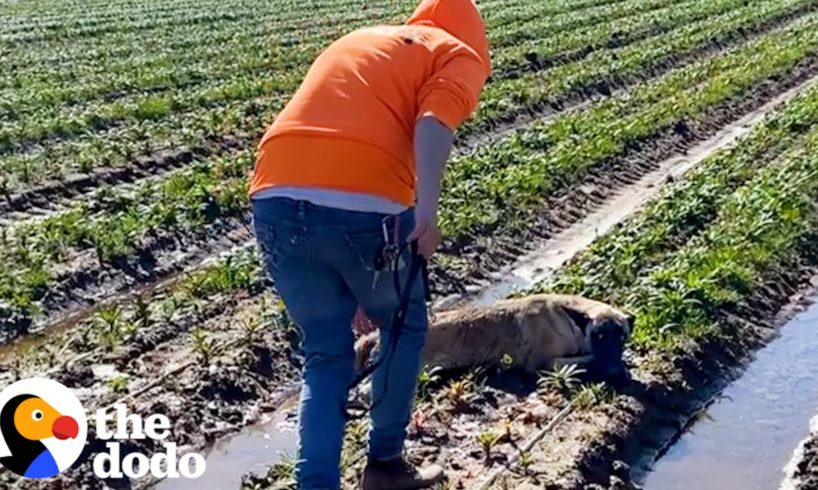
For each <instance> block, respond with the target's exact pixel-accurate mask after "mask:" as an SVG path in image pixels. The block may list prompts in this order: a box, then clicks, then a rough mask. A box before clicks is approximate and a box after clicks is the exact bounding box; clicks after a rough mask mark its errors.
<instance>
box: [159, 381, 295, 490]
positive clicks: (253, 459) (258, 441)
mask: <svg viewBox="0 0 818 490" xmlns="http://www.w3.org/2000/svg"><path fill="white" fill-rule="evenodd" d="M297 397H298V393H297V392H296V393H295V394H294V395H293V396H291V397H288V398H287V399H286V400H285V401H284V402H283V403H282V405H281V407H280V408H279V409H278V410H276V411H275V412H273V413H272V414H270V415H269V416H268V417H267V419H266V420H264V421H263V422H260V423H258V424H255V425H252V426H249V427H247V428H245V429H244V430H242V431H241V432H239V433H238V434H236V435H235V436H233V437H230V438H226V439H221V440H219V441H218V442H217V443H216V444H215V445H214V446H213V447H211V448H210V449H209V450H208V451H206V452H205V453H204V456H205V459H206V460H207V473H206V476H205V477H203V478H202V480H206V482H203V481H201V480H189V479H185V478H180V479H176V480H170V479H165V480H162V481H161V482H159V483H157V484H156V486H154V487H153V488H154V489H156V490H200V489H201V488H202V484H203V483H206V488H207V490H236V489H238V488H241V477H242V475H244V474H245V473H256V474H259V475H263V474H265V473H266V472H267V468H268V467H269V466H270V465H271V464H273V463H275V462H276V461H279V460H280V459H281V458H282V457H283V456H294V455H295V450H296V445H297V444H298V433H297V432H296V426H295V420H294V419H292V420H290V417H289V414H291V413H294V412H293V410H294V409H295V408H296V406H297V405H296V403H297V401H298V398H297Z"/></svg>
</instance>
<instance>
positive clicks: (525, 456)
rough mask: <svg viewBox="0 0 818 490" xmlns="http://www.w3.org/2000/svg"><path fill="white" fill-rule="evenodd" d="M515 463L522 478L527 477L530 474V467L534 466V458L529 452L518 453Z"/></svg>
mask: <svg viewBox="0 0 818 490" xmlns="http://www.w3.org/2000/svg"><path fill="white" fill-rule="evenodd" d="M517 463H518V464H519V465H520V468H521V469H522V470H523V476H528V475H529V474H530V472H531V465H532V464H534V457H533V456H532V455H531V452H530V451H520V457H519V458H518V459H517Z"/></svg>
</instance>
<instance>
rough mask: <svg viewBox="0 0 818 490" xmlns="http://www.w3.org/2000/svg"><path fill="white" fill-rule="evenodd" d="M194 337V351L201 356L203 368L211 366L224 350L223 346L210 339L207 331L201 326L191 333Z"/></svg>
mask: <svg viewBox="0 0 818 490" xmlns="http://www.w3.org/2000/svg"><path fill="white" fill-rule="evenodd" d="M191 336H192V337H193V350H194V351H195V352H196V353H197V354H198V355H199V358H200V361H201V364H202V365H203V366H207V365H209V364H210V363H211V362H212V361H213V359H215V358H216V357H217V356H218V355H219V354H221V352H222V350H223V346H222V345H220V344H219V343H218V342H216V341H215V340H214V339H212V338H209V337H208V336H207V333H206V332H205V329H204V328H202V327H201V326H199V327H196V328H194V329H193V330H192V331H191Z"/></svg>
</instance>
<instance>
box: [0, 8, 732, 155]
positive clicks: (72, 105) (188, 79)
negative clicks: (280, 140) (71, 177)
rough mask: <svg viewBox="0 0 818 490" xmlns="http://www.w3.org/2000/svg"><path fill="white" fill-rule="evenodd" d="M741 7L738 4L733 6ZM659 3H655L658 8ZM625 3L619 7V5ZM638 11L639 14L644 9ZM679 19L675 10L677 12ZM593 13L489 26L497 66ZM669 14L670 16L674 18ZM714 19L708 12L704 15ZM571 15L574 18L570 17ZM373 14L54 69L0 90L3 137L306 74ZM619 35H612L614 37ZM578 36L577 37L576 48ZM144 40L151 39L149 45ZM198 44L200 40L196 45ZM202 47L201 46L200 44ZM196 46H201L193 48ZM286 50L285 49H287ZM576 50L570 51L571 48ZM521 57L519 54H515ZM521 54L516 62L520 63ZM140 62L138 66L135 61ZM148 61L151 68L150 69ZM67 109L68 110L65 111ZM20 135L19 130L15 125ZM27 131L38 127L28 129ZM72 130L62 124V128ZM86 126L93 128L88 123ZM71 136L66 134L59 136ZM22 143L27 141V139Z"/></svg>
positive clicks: (593, 20) (33, 134) (626, 11)
mask: <svg viewBox="0 0 818 490" xmlns="http://www.w3.org/2000/svg"><path fill="white" fill-rule="evenodd" d="M667 3H670V2H669V1H668V0H656V1H654V2H644V0H629V1H627V2H624V3H623V4H621V5H622V6H623V7H624V8H623V9H621V11H620V10H617V11H616V12H613V14H616V15H626V16H631V15H636V13H637V12H638V11H640V10H653V9H654V8H659V7H661V6H664V5H665V4H667ZM734 3H737V2H734ZM654 4H655V5H654ZM617 5H620V4H617ZM637 7H638V8H637ZM671 13H672V12H671ZM593 14H594V12H590V11H589V12H587V15H584V16H579V15H578V14H577V13H574V12H572V13H571V15H570V16H567V15H557V16H554V17H550V18H546V19H541V18H538V19H535V20H534V21H530V22H525V23H515V24H513V25H511V26H509V28H508V29H498V28H496V26H494V25H492V24H490V27H489V33H490V37H492V46H493V48H494V51H495V56H497V57H498V60H499V63H498V64H497V68H498V69H499V70H501V71H502V70H503V69H504V67H503V61H504V60H506V59H508V58H509V56H506V55H505V52H506V51H508V50H509V49H508V45H504V44H503V43H501V42H499V39H500V38H502V37H503V36H504V35H506V36H514V35H517V34H521V33H524V34H525V35H527V36H534V37H538V38H539V37H545V36H547V35H549V34H550V33H552V32H558V31H562V32H565V31H571V30H573V29H579V28H580V27H584V26H586V25H596V24H598V23H599V22H602V21H604V22H608V21H611V20H613V17H612V14H609V13H607V12H606V11H603V12H602V13H600V14H597V15H593ZM667 14H668V12H664V15H667ZM704 15H707V12H704ZM565 17H567V18H565ZM372 21H373V19H372V13H371V12H362V13H355V15H354V16H350V17H348V18H342V19H338V21H337V22H334V23H333V24H331V25H329V26H321V27H320V28H301V29H299V38H298V43H297V45H292V43H284V42H283V40H281V39H277V36H270V35H265V31H264V30H259V29H249V30H247V31H248V32H240V35H238V36H233V35H230V36H227V35H226V34H227V33H225V37H226V39H225V42H223V43H219V42H218V41H217V40H214V39H213V34H212V33H211V32H210V31H208V35H207V42H208V46H209V47H208V48H206V49H201V48H199V47H198V46H200V45H201V44H199V45H198V46H196V47H192V49H189V50H186V51H183V52H175V53H173V54H174V55H173V56H161V57H159V58H158V59H157V58H156V57H146V58H143V59H139V58H137V59H136V60H134V59H132V58H128V59H126V60H120V61H114V60H111V61H114V62H113V63H110V64H109V63H97V64H96V66H95V67H94V68H93V69H92V70H87V71H83V75H82V76H80V77H71V78H69V79H66V80H54V79H53V76H54V75H59V74H60V72H61V71H60V70H54V67H49V70H48V71H47V72H46V73H47V74H48V75H47V76H48V78H45V79H40V80H36V81H35V80H32V79H30V78H29V79H27V81H26V86H24V87H15V88H13V89H7V90H5V91H2V92H0V107H1V108H3V109H2V110H0V115H4V116H6V117H5V119H6V121H8V122H7V123H6V124H4V125H0V133H5V134H6V135H7V136H6V139H7V140H9V141H12V140H14V142H15V143H16V144H17V145H24V144H25V140H34V141H35V142H36V141H38V140H40V139H42V138H44V137H47V136H49V133H48V132H47V131H37V130H36V127H37V122H38V120H69V119H76V120H80V121H81V120H82V119H83V118H85V119H87V118H88V117H90V116H88V115H87V113H89V112H93V113H102V114H103V115H104V114H106V113H108V112H110V108H109V104H106V103H103V104H101V105H99V104H94V105H90V106H89V105H87V104H85V105H83V106H80V107H76V104H78V103H82V102H89V101H92V102H96V101H100V99H102V101H110V100H111V99H120V98H121V97H122V96H123V95H125V94H128V93H133V94H134V98H135V99H136V100H135V101H134V102H138V99H141V98H145V97H146V95H145V93H140V92H149V93H152V94H155V93H156V92H157V91H161V92H167V91H171V90H176V89H179V88H187V86H196V85H201V84H204V83H207V84H215V83H216V82H218V81H219V80H223V79H228V80H227V81H228V82H229V81H230V80H229V79H230V78H234V77H237V76H241V77H252V78H254V79H258V78H262V77H264V78H275V77H276V76H278V74H279V73H281V72H288V71H290V70H293V69H295V70H298V71H299V72H303V71H304V70H306V68H307V64H308V63H309V62H310V61H311V60H312V59H313V58H314V57H315V56H317V54H318V53H319V51H320V49H322V48H323V47H324V45H325V44H326V43H327V42H329V40H331V39H334V38H335V37H337V36H338V35H340V34H341V33H342V32H345V31H346V30H348V29H350V28H354V27H356V26H358V25H362V24H364V23H368V22H372ZM612 32H614V31H612V30H609V31H608V33H609V34H610V33H612ZM576 39H577V38H574V42H576ZM143 42H144V41H143ZM193 42H194V43H195V40H194V41H193ZM200 43H201V41H200ZM194 45H195V44H194ZM281 45H284V46H283V47H281ZM570 48H572V46H570V45H569V46H567V47H566V49H570ZM514 51H515V52H516V49H515V50H514ZM521 59H522V57H521V56H520V58H519V59H517V60H516V61H517V63H518V64H519V62H520V61H521ZM136 61H138V62H136ZM143 61H144V63H143ZM29 66H32V67H34V68H33V69H34V70H41V69H42V68H41V67H42V65H40V64H34V65H29ZM69 73H71V74H76V73H78V70H77V67H76V66H71V69H70V72H69ZM15 77H17V79H18V80H19V79H20V78H22V77H25V73H21V70H17V72H16V74H15ZM129 102H131V101H130V100H125V101H118V103H126V104H127V103H129ZM66 105H67V106H68V107H65V106H66ZM21 118H22V119H23V120H22V121H19V122H18V123H13V124H14V125H16V126H18V128H19V130H17V131H14V130H11V129H10V128H12V127H13V125H12V121H15V120H20V119H21ZM27 126H31V127H33V128H35V129H33V130H28V131H27V130H26V129H25V128H26V127H27ZM60 126H65V125H64V124H63V125H59V124H55V127H60ZM86 126H87V125H86ZM84 129H87V127H84V126H82V125H78V126H77V127H76V128H75V131H77V132H79V131H82V130H84ZM59 135H60V136H64V134H63V133H60V134H59ZM21 139H22V140H23V141H20V140H21Z"/></svg>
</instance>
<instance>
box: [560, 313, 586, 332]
mask: <svg viewBox="0 0 818 490" xmlns="http://www.w3.org/2000/svg"><path fill="white" fill-rule="evenodd" d="M562 309H563V310H565V313H568V316H569V317H571V320H572V321H573V322H574V324H575V325H576V326H577V328H579V329H580V331H581V332H582V334H583V335H586V334H587V333H588V325H589V324H590V323H591V317H589V316H588V315H587V314H586V313H585V312H583V311H579V310H576V309H574V308H570V307H567V306H563V307H562Z"/></svg>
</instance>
